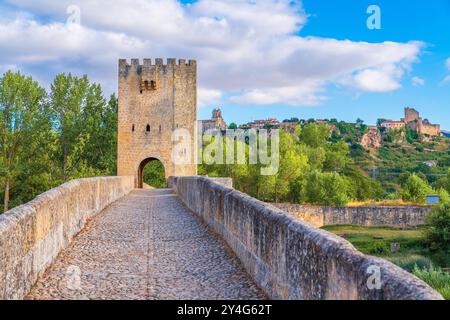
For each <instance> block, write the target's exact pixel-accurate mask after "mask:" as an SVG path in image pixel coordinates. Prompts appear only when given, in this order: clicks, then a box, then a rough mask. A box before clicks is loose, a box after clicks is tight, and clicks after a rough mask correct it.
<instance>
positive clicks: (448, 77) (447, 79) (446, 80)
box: [441, 75, 450, 85]
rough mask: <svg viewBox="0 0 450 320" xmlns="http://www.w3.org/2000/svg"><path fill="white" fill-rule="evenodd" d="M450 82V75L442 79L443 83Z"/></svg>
mask: <svg viewBox="0 0 450 320" xmlns="http://www.w3.org/2000/svg"><path fill="white" fill-rule="evenodd" d="M449 83H450V75H448V76H446V77H445V78H444V80H442V81H441V85H447V84H449Z"/></svg>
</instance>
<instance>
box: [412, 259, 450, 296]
mask: <svg viewBox="0 0 450 320" xmlns="http://www.w3.org/2000/svg"><path fill="white" fill-rule="evenodd" d="M413 274H414V275H415V276H416V277H418V278H420V279H422V280H423V281H425V282H426V283H428V284H429V285H430V286H431V287H433V288H434V289H435V290H437V291H438V292H439V293H440V294H442V296H443V297H444V299H446V300H450V274H449V273H447V272H444V271H442V270H441V269H436V268H432V267H431V268H422V269H421V268H414V270H413Z"/></svg>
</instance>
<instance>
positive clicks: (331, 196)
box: [301, 171, 350, 206]
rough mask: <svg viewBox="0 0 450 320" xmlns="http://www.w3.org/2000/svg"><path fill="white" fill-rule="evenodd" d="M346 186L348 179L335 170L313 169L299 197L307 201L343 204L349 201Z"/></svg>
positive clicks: (321, 203)
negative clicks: (321, 170) (320, 170)
mask: <svg viewBox="0 0 450 320" xmlns="http://www.w3.org/2000/svg"><path fill="white" fill-rule="evenodd" d="M348 188H349V185H348V181H346V179H345V178H343V177H342V176H340V175H339V174H338V173H336V172H324V173H322V172H319V171H313V172H312V173H311V174H310V175H309V177H308V179H307V182H306V185H305V188H304V190H303V193H304V195H303V196H301V198H303V199H305V201H306V202H308V203H314V204H320V205H335V206H343V205H346V204H347V203H348V202H349V201H350V198H349V197H348V194H347V193H348Z"/></svg>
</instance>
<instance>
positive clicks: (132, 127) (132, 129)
mask: <svg viewBox="0 0 450 320" xmlns="http://www.w3.org/2000/svg"><path fill="white" fill-rule="evenodd" d="M131 131H132V132H134V124H133V125H132V126H131Z"/></svg>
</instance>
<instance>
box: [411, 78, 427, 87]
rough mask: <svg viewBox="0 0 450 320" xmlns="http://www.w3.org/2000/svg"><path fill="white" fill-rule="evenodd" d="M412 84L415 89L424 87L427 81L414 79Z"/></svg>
mask: <svg viewBox="0 0 450 320" xmlns="http://www.w3.org/2000/svg"><path fill="white" fill-rule="evenodd" d="M411 83H412V85H413V86H415V87H423V86H424V85H425V80H424V79H422V78H420V77H413V78H412V79H411Z"/></svg>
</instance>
